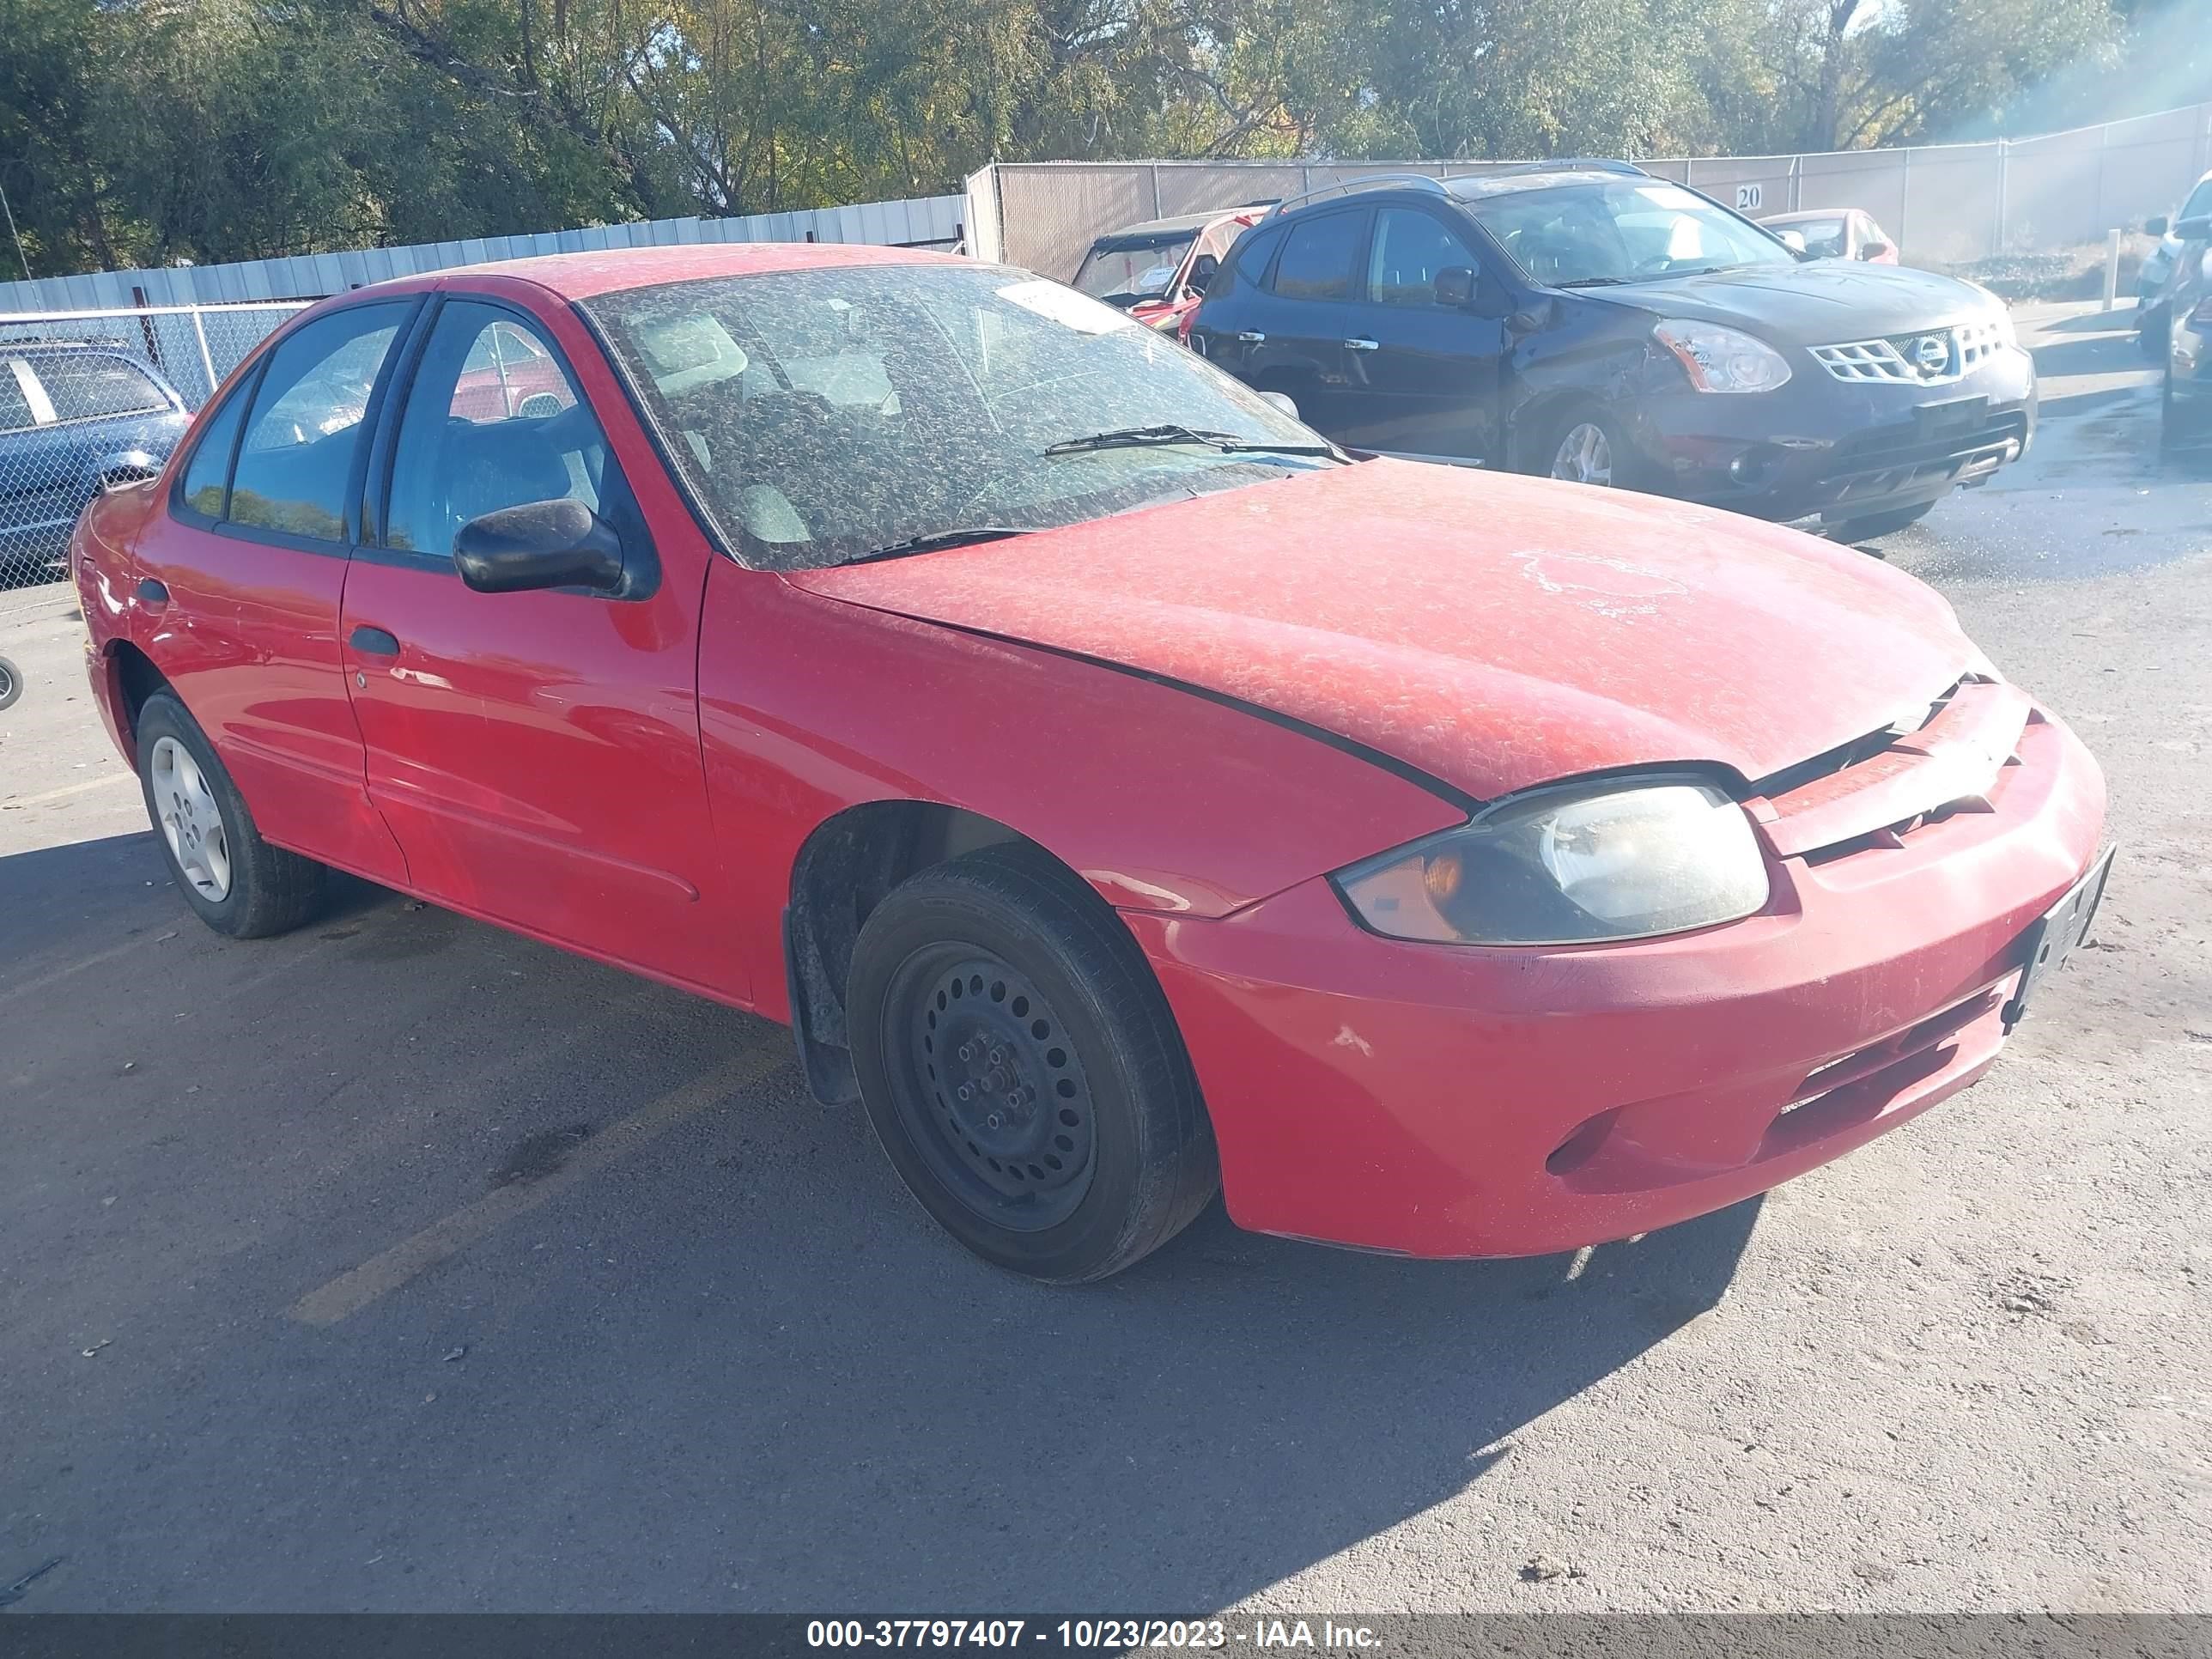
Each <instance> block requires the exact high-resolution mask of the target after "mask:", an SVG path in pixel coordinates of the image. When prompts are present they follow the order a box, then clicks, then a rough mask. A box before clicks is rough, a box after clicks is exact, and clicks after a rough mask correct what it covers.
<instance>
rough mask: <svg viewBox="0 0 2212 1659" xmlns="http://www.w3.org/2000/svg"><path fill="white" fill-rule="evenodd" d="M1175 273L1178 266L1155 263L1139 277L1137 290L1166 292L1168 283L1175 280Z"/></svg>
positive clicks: (1141, 291) (1150, 292)
mask: <svg viewBox="0 0 2212 1659" xmlns="http://www.w3.org/2000/svg"><path fill="white" fill-rule="evenodd" d="M1175 273H1176V268H1175V267H1174V266H1173V265H1154V266H1153V267H1152V269H1151V270H1148V271H1146V273H1145V274H1144V275H1143V276H1139V277H1138V278H1137V292H1138V293H1139V294H1160V293H1164V292H1165V291H1166V289H1167V285H1168V284H1169V283H1172V282H1173V281H1175Z"/></svg>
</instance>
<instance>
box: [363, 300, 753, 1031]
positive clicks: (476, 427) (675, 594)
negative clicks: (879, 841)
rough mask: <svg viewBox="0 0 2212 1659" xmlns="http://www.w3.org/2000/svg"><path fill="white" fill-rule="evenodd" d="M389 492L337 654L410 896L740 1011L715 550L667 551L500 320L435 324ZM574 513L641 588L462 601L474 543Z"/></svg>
mask: <svg viewBox="0 0 2212 1659" xmlns="http://www.w3.org/2000/svg"><path fill="white" fill-rule="evenodd" d="M620 414H621V415H626V414H627V411H626V410H624V411H620ZM380 476H381V477H388V479H389V489H388V495H387V496H386V504H385V507H384V510H383V511H382V512H381V513H379V514H377V515H376V523H375V525H374V530H375V532H376V533H375V534H374V535H373V536H371V537H368V538H364V539H365V542H366V543H367V544H366V545H364V546H363V547H362V548H361V549H360V550H357V551H356V554H355V556H354V561H353V567H352V569H351V572H350V574H349V575H348V577H347V580H346V587H345V601H344V611H343V617H342V618H341V623H340V637H341V639H342V641H343V650H344V653H345V668H346V672H347V682H348V685H349V690H350V691H351V695H352V698H353V704H354V708H355V711H356V714H357V715H358V717H359V720H360V725H361V732H362V740H363V742H364V744H366V745H367V749H368V791H369V794H370V796H371V798H372V799H374V801H375V802H376V804H377V805H378V806H379V807H380V809H381V810H382V811H383V814H384V817H385V819H386V822H387V823H390V825H391V826H392V833H393V835H394V836H397V837H398V841H399V844H400V848H401V849H402V851H403V852H404V854H405V855H406V860H407V867H408V872H409V874H410V878H411V879H412V883H413V884H414V885H415V886H416V888H417V889H418V890H421V891H422V892H423V893H425V894H427V895H428V896H432V897H434V898H435V899H437V900H438V901H439V902H441V903H444V904H447V905H451V906H453V908H456V909H460V910H465V911H467V912H470V913H471V914H473V915H481V916H484V917H487V918H489V919H490V920H493V921H500V922H503V923H506V924H507V925H508V926H511V927H517V928H520V929H521V930H522V931H524V932H526V933H533V934H537V935H538V936H540V937H543V938H546V939H555V940H557V941H559V942H560V943H562V944H564V945H571V946H574V947H575V948H577V949H580V950H583V951H588V952H590V953H592V954H594V955H597V956H600V957H605V958H608V959H611V960H614V961H617V962H620V963H624V964H626V965H629V966H631V967H635V968H639V969H643V970H645V971H647V972H649V973H653V974H658V975H662V976H664V977H668V978H672V979H677V980H680V981H685V982H687V983H690V984H694V985H698V986H703V987H716V988H719V989H720V990H722V991H724V992H725V993H736V994H743V993H744V989H745V987H743V986H739V985H732V983H731V982H730V975H731V974H732V972H734V971H736V970H735V969H734V966H733V964H734V960H735V958H734V957H733V954H732V952H731V951H730V949H729V945H728V941H727V939H726V938H725V937H722V936H721V935H720V930H719V929H717V928H715V927H712V926H711V925H710V924H709V922H708V918H707V916H706V915H705V914H704V913H705V912H706V911H707V910H708V908H710V907H709V905H708V903H705V902H702V896H703V895H706V894H710V893H713V892H714V891H715V890H716V878H715V872H716V868H717V865H716V860H715V855H714V842H713V838H712V836H711V835H710V833H709V825H708V817H707V801H706V789H705V784H704V781H703V778H702V772H701V768H700V759H699V725H698V709H697V701H696V663H697V650H698V620H699V605H700V600H701V595H702V588H703V586H704V577H705V571H704V569H703V568H702V566H703V560H704V556H705V550H704V547H703V544H697V543H696V541H695V540H694V539H693V538H683V539H681V540H679V539H678V538H677V537H675V536H673V535H671V536H670V537H668V538H665V544H660V545H656V544H655V543H654V542H653V538H650V537H649V536H648V535H647V529H646V526H645V523H644V520H643V517H642V515H641V513H639V511H638V509H637V507H636V505H635V500H634V498H633V497H632V495H631V494H630V491H629V484H628V482H627V480H626V479H625V478H624V477H623V471H622V467H621V465H620V463H619V461H618V460H617V457H616V455H615V453H614V452H613V450H612V448H611V447H610V445H609V444H608V442H607V439H606V435H605V431H604V429H603V428H602V427H601V424H600V422H599V419H598V418H597V416H596V415H595V412H594V410H592V406H591V404H590V403H589V401H588V400H586V398H583V397H581V396H580V393H579V391H578V383H577V380H576V379H575V377H574V374H573V373H572V372H571V371H570V369H569V368H568V364H567V363H566V362H565V360H564V359H563V357H562V354H561V353H560V351H559V350H558V349H557V348H556V345H555V343H554V342H553V341H552V340H551V339H550V337H548V335H547V333H546V332H545V331H544V329H543V328H542V327H541V326H540V325H538V322H537V321H536V320H535V319H532V318H530V317H528V316H526V314H525V313H521V312H520V311H518V310H513V309H510V308H508V307H505V306H502V305H499V304H496V303H494V302H492V301H489V300H483V299H478V298H475V297H469V298H460V297H448V298H447V300H446V301H444V303H443V305H442V306H441V308H440V310H439V312H438V313H437V316H436V318H435V320H434V321H433V322H432V324H431V325H430V326H429V330H428V336H427V338H426V340H425V343H424V344H423V346H422V352H421V355H420V357H419V360H418V362H417V364H416V368H415V371H414V374H413V378H412V380H411V383H410V386H409V387H408V390H407V393H406V402H405V404H404V408H403V409H402V410H401V411H400V413H399V415H398V417H397V419H396V420H395V422H392V424H391V425H390V427H388V428H387V437H386V441H385V442H384V443H382V444H380V447H379V453H378V456H377V457H376V458H375V459H373V460H372V463H371V468H370V477H371V478H372V480H374V479H375V478H377V477H380ZM370 495H371V499H372V501H374V499H375V495H376V491H375V489H374V486H372V489H371V491H370ZM562 497H567V498H573V499H575V500H580V501H583V502H584V503H585V504H586V505H587V506H589V507H592V510H593V511H594V512H596V513H599V516H600V517H601V518H602V519H604V520H606V521H607V522H608V523H609V524H611V525H612V526H614V527H615V528H616V529H617V531H618V532H619V533H620V535H621V536H622V538H623V546H624V554H625V562H626V563H628V564H629V568H630V570H631V572H632V574H633V577H635V576H636V575H637V574H638V573H640V572H641V571H643V572H644V573H645V574H646V575H647V578H648V580H645V581H644V582H642V583H641V584H636V586H637V592H635V594H634V595H632V596H629V597H614V596H611V595H609V594H605V593H601V592H586V591H583V590H580V589H573V588H571V589H554V590H550V591H544V592H513V593H480V592H476V591H474V590H472V589H471V588H470V587H468V586H466V585H465V584H464V583H463V581H462V580H461V578H460V574H459V571H458V570H457V569H456V568H454V564H453V557H452V550H453V538H454V536H455V533H456V532H458V531H459V529H460V527H461V526H462V525H464V524H465V523H466V522H468V521H469V520H471V519H473V518H476V517H477V516H479V515H481V514H483V513H489V512H493V511H495V510H497V509H499V508H501V507H518V506H521V505H523V504H525V503H526V502H531V501H546V500H551V499H556V498H562Z"/></svg>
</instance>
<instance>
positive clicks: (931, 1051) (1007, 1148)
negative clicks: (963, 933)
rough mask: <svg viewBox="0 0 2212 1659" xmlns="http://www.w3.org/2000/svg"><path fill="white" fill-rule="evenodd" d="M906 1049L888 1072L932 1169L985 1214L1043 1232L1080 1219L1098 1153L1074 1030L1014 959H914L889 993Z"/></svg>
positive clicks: (893, 1027)
mask: <svg viewBox="0 0 2212 1659" xmlns="http://www.w3.org/2000/svg"><path fill="white" fill-rule="evenodd" d="M888 1000H889V1005H890V1006H889V1007H888V1009H887V1010H886V1012H887V1013H888V1015H889V1020H890V1031H889V1033H887V1035H889V1036H892V1037H893V1038H894V1039H896V1038H897V1037H899V1036H903V1038H904V1039H905V1045H906V1051H905V1053H904V1054H902V1055H900V1056H898V1063H897V1064H896V1065H894V1066H892V1067H891V1068H890V1073H889V1081H890V1085H891V1091H892V1100H893V1103H894V1104H895V1105H896V1109H897V1110H898V1113H899V1116H900V1120H901V1123H902V1127H904V1128H905V1130H906V1132H907V1134H908V1138H909V1139H911V1140H912V1141H913V1143H914V1145H915V1147H916V1149H917V1150H918V1151H919V1152H921V1155H922V1157H923V1158H925V1159H926V1160H927V1162H928V1164H929V1165H930V1170H931V1173H932V1174H933V1175H934V1176H937V1178H938V1179H939V1181H941V1182H944V1184H945V1186H946V1187H947V1188H951V1190H953V1191H955V1192H957V1193H958V1194H960V1195H961V1197H962V1199H963V1200H964V1201H965V1202H966V1203H967V1204H968V1205H969V1207H971V1208H972V1209H974V1210H975V1212H976V1213H977V1214H978V1215H980V1216H983V1217H985V1218H988V1219H989V1220H990V1221H992V1222H993V1223H994V1224H995V1225H999V1226H1001V1227H1006V1228H1009V1229H1012V1231H1017V1232H1042V1231H1044V1230H1045V1229H1046V1228H1048V1227H1052V1226H1055V1225H1058V1224H1060V1222H1063V1221H1065V1220H1066V1219H1067V1218H1068V1217H1069V1216H1070V1215H1072V1214H1073V1213H1074V1212H1075V1208H1076V1206H1078V1205H1079V1204H1080V1203H1082V1201H1083V1195H1084V1194H1085V1192H1087V1191H1088V1190H1089V1189H1090V1185H1091V1165H1092V1164H1093V1162H1094V1161H1095V1158H1096V1154H1097V1124H1096V1121H1095V1109H1094V1108H1093V1106H1092V1105H1091V1093H1090V1089H1089V1087H1088V1085H1087V1080H1086V1079H1085V1073H1084V1066H1083V1057H1082V1055H1081V1054H1079V1052H1078V1051H1077V1049H1076V1048H1075V1046H1074V1044H1075V1039H1074V1037H1073V1036H1072V1035H1071V1034H1070V1032H1069V1030H1068V1028H1067V1024H1066V1021H1065V1020H1063V1019H1062V1018H1060V1016H1059V1012H1058V1011H1057V1010H1056V1009H1054V1007H1053V1006H1052V1004H1051V1003H1050V1002H1049V1001H1048V1000H1047V999H1046V998H1045V996H1044V995H1043V994H1042V993H1041V992H1039V991H1038V990H1037V988H1036V986H1035V985H1033V984H1031V983H1030V980H1029V978H1028V976H1027V975H1024V973H1022V971H1021V970H1020V969H1018V968H1016V967H1014V966H1013V965H1012V964H1011V963H1007V962H1006V961H1005V960H1003V959H1002V958H1000V957H997V956H995V955H994V954H992V953H990V952H988V951H979V950H977V949H975V947H972V946H969V945H962V944H945V945H937V946H934V947H933V948H930V949H927V950H922V951H916V952H915V953H914V955H912V956H910V957H908V958H907V959H906V961H905V962H904V963H901V964H900V967H899V970H898V973H897V975H896V977H895V978H894V979H893V980H892V981H891V988H890V996H889V999H888Z"/></svg>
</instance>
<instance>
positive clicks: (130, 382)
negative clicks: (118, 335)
mask: <svg viewBox="0 0 2212 1659" xmlns="http://www.w3.org/2000/svg"><path fill="white" fill-rule="evenodd" d="M33 369H34V371H35V372H36V374H38V377H39V379H40V381H41V382H42V383H43V384H44V385H45V386H46V396H47V397H49V398H52V400H53V405H54V418H55V419H56V420H58V421H89V420H96V419H98V418H99V417H100V416H103V415H143V414H145V413H148V412H149V411H151V410H164V409H167V408H168V407H169V400H168V399H167V398H166V397H164V396H162V394H161V387H159V386H155V384H154V379H153V376H151V375H150V374H147V373H146V371H145V370H143V369H142V368H137V366H136V365H134V364H131V363H130V362H125V360H124V359H122V358H120V357H105V356H93V355H92V354H90V353H87V354H86V355H84V356H76V355H75V354H73V353H72V354H71V355H70V356H61V355H59V354H56V355H54V356H47V357H41V358H40V359H39V361H38V362H37V363H36V364H34V365H33Z"/></svg>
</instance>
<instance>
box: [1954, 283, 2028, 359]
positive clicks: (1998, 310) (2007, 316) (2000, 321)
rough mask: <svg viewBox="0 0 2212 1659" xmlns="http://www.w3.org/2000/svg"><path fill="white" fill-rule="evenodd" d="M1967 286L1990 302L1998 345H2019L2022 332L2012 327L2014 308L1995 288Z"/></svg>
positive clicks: (1973, 284) (1978, 285)
mask: <svg viewBox="0 0 2212 1659" xmlns="http://www.w3.org/2000/svg"><path fill="white" fill-rule="evenodd" d="M1966 286H1967V287H1968V288H1970V289H1973V290H1974V292H1975V293H1977V294H1978V295H1981V296H1982V297H1983V298H1984V299H1985V300H1987V301H1989V302H1990V318H1989V320H1990V326H1991V327H1993V328H1994V329H1996V336H1997V343H1998V344H1999V345H2001V346H2016V345H2018V344H2019V343H2020V332H2019V331H2018V330H2016V329H2015V328H2014V327H2013V325H2012V307H2010V306H2008V305H2007V304H2006V303H2005V302H2004V301H2003V299H2002V297H2001V296H2000V295H1998V293H1997V291H1996V289H1993V288H1987V287H1984V285H1983V284H1981V283H1967V284H1966Z"/></svg>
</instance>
